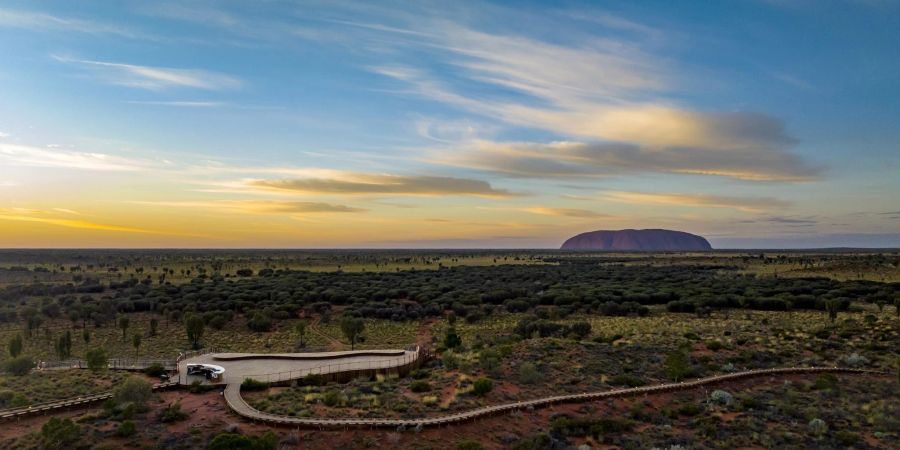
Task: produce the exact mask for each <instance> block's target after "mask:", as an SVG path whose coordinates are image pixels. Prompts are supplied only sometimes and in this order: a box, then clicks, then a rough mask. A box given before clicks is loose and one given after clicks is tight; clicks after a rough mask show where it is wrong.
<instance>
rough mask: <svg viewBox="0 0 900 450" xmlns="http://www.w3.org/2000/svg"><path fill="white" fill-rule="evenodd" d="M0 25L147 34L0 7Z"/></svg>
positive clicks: (129, 36) (50, 29)
mask: <svg viewBox="0 0 900 450" xmlns="http://www.w3.org/2000/svg"><path fill="white" fill-rule="evenodd" d="M0 27H13V28H21V29H26V30H33V31H73V32H78V33H87V34H97V35H100V34H111V35H116V36H120V37H125V38H141V39H147V38H149V37H148V36H146V35H144V34H141V33H139V32H136V31H133V30H129V29H127V28H123V27H119V26H114V25H107V24H103V23H98V22H92V21H88V20H81V19H74V18H68V17H60V16H54V15H51V14H45V13H40V12H33V11H17V10H11V9H0Z"/></svg>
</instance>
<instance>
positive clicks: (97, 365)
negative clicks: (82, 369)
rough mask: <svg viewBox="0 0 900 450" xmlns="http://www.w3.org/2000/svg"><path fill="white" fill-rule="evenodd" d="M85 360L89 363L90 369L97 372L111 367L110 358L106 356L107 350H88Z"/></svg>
mask: <svg viewBox="0 0 900 450" xmlns="http://www.w3.org/2000/svg"><path fill="white" fill-rule="evenodd" d="M84 359H85V360H86V361H87V365H88V369H91V370H93V371H95V372H96V371H98V370H103V369H106V368H108V367H109V357H108V356H106V350H104V349H102V348H95V349H91V350H88V351H87V353H85V354H84Z"/></svg>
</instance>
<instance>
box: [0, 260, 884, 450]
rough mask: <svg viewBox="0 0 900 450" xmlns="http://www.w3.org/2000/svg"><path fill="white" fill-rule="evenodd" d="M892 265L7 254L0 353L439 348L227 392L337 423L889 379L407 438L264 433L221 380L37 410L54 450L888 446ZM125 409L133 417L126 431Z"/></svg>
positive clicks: (597, 406)
mask: <svg viewBox="0 0 900 450" xmlns="http://www.w3.org/2000/svg"><path fill="white" fill-rule="evenodd" d="M898 266H900V254H898V253H897V252H896V251H883V252H877V251H876V252H872V251H867V252H850V251H831V252H784V251H777V252H776V251H764V252H711V253H696V254H693V253H661V254H652V253H644V254H641V253H632V254H614V253H603V254H591V253H561V252H555V251H551V252H538V251H512V252H481V251H478V252H476V251H472V252H465V251H448V252H444V251H421V252H400V251H377V252H350V251H334V252H327V251H322V252H305V251H297V252H291V251H271V252H269V251H258V252H257V251H210V252H205V251H174V252H168V251H136V252H125V251H105V250H90V251H75V250H72V251H35V252H30V251H2V252H0V359H3V360H5V361H4V367H6V364H7V363H8V362H10V361H12V360H13V359H12V355H11V354H10V353H11V352H12V351H13V348H14V347H17V345H18V344H16V345H13V343H14V342H16V343H17V342H21V346H20V347H21V349H20V350H19V349H16V352H17V353H20V354H21V355H23V356H24V357H25V358H26V359H27V358H31V360H32V361H39V360H41V361H51V362H52V361H54V360H57V359H60V358H61V357H66V358H84V357H85V356H86V353H87V351H88V350H91V349H103V350H104V351H105V353H106V355H107V356H108V357H109V358H135V357H138V358H166V359H174V358H175V357H176V356H177V355H178V354H179V352H184V351H187V350H189V349H190V348H191V347H192V342H191V340H190V339H189V336H188V330H189V328H190V327H191V326H194V327H196V325H197V323H198V322H199V323H200V324H202V327H201V328H202V329H201V330H200V336H199V338H198V343H199V345H200V346H201V347H203V348H205V349H210V348H218V349H226V351H227V352H229V353H259V354H273V353H275V354H278V353H318V352H341V351H347V350H350V347H351V344H350V339H349V337H348V335H347V334H346V333H345V325H347V324H348V323H349V322H348V321H353V320H355V319H358V322H359V324H360V326H361V327H362V331H361V333H360V334H359V335H358V336H357V339H356V344H355V347H356V348H357V349H363V350H371V349H403V348H407V347H408V346H409V345H411V344H419V345H421V346H423V347H425V348H427V349H428V350H429V351H430V353H431V354H432V355H434V356H433V358H431V359H430V360H428V361H427V362H426V363H425V364H424V365H423V366H422V367H421V368H419V369H417V370H414V371H412V372H411V373H409V374H408V375H407V376H403V377H399V376H397V375H396V374H395V373H394V374H392V373H385V374H379V375H377V376H374V377H358V378H356V379H353V380H351V381H349V382H346V383H335V382H330V383H323V382H322V381H321V380H319V379H315V378H312V379H306V380H298V381H297V382H295V383H293V384H291V385H281V386H256V388H255V389H247V390H245V391H244V392H242V398H243V399H245V400H246V402H247V404H249V405H251V406H252V407H254V408H256V409H258V410H260V411H263V412H265V413H270V414H277V415H281V416H286V417H298V418H334V419H342V418H343V419H346V418H357V419H361V418H371V417H383V418H397V419H408V418H425V417H437V416H442V415H447V414H455V413H459V412H464V411H469V410H472V409H475V408H482V407H489V406H492V405H499V404H506V403H511V402H519V401H527V400H531V399H536V398H542V397H548V396H555V395H564V394H578V393H583V392H603V391H609V390H618V389H625V388H629V387H634V386H649V385H657V384H663V383H671V382H673V381H674V382H677V381H678V380H685V379H694V378H701V377H710V376H716V375H721V374H728V373H734V372H740V371H745V370H755V369H765V368H776V367H791V366H841V367H854V368H861V369H870V370H878V371H883V372H886V373H888V375H884V376H880V375H837V376H832V375H788V376H784V377H764V378H761V379H758V380H741V381H734V382H728V383H723V384H722V385H717V386H711V387H708V388H703V389H693V390H690V391H685V392H677V393H660V394H652V395H646V396H641V397H634V398H615V399H609V400H603V401H591V402H586V403H577V404H562V405H555V406H552V407H549V408H539V409H536V410H533V411H531V410H523V411H519V412H516V413H511V414H503V415H499V416H494V417H488V418H483V419H478V420H477V421H475V422H472V423H464V424H459V425H455V426H451V427H439V428H434V429H431V428H426V429H424V430H419V431H417V430H413V429H407V430H392V429H382V430H368V429H360V430H353V431H350V430H330V431H325V430H317V429H303V428H300V429H289V428H273V427H267V426H262V425H259V424H254V423H252V422H249V421H245V420H243V419H241V418H240V417H238V416H236V415H235V414H233V413H232V412H229V410H228V408H227V406H226V405H225V402H224V400H223V397H222V396H221V395H220V392H219V390H218V389H216V390H213V391H205V390H204V389H202V387H196V386H195V387H191V388H190V389H181V390H176V391H170V392H159V393H154V394H152V395H150V396H149V397H148V400H147V403H146V405H147V406H146V407H142V408H130V409H129V407H128V405H127V403H128V402H125V403H122V400H116V401H115V402H109V403H108V404H94V405H92V406H89V407H87V408H84V409H80V410H72V411H60V412H59V413H55V414H53V416H54V417H59V418H65V417H72V418H74V419H76V420H75V422H73V424H74V425H73V426H74V427H76V428H77V429H78V430H79V434H78V436H80V437H79V438H78V440H77V441H72V442H71V445H69V446H70V447H72V448H77V447H79V446H84V447H88V446H107V447H114V448H121V447H126V446H131V447H140V446H152V447H159V448H197V447H203V446H205V445H207V444H208V443H210V442H211V441H212V439H214V438H215V437H216V436H217V435H221V434H223V433H225V432H228V431H229V430H230V431H234V430H238V429H239V430H240V431H241V432H242V433H244V434H243V435H244V437H245V438H246V439H256V438H259V439H262V437H263V436H265V434H266V433H267V432H272V433H274V435H273V436H272V437H270V438H266V439H268V440H267V441H266V442H269V443H271V442H275V443H277V446H278V447H282V448H334V447H345V448H372V447H388V448H423V449H424V448H439V449H454V448H458V446H461V447H459V448H470V449H472V448H481V447H483V448H516V449H532V448H534V449H537V448H577V447H578V446H579V445H588V446H590V447H591V448H652V447H659V448H668V447H670V446H672V445H681V446H684V447H686V448H840V447H853V448H896V447H898V446H900V436H898V432H897V431H896V430H898V429H900V424H898V423H897V419H896V417H900V411H898V410H897V408H898V406H897V405H900V398H898V397H897V395H898V394H897V392H898V391H900V390H898V389H897V383H898V380H897V378H896V372H897V370H898V366H897V364H898V362H897V361H898V357H900V355H898V353H897V352H898V349H900V314H898V307H900V283H897V282H896V281H895V280H896V278H895V277H896V274H897V270H898ZM191 324H193V325H191ZM135 336H138V337H137V338H136V337H135ZM67 339H68V341H67ZM63 344H66V345H63ZM395 357H396V356H385V357H372V356H350V357H347V358H345V360H344V362H351V361H355V363H356V364H369V363H375V362H376V360H382V359H391V358H395ZM373 358H374V359H373ZM20 359H21V358H20ZM190 362H206V363H211V364H216V365H221V366H225V367H226V381H234V380H235V379H237V380H239V381H243V378H245V377H247V376H257V375H264V374H268V373H272V372H282V371H292V370H293V371H297V370H305V369H308V368H310V367H315V366H320V365H322V364H323V363H324V362H323V361H311V360H294V361H291V360H284V359H264V360H255V361H254V360H222V359H216V358H215V355H203V356H201V357H197V358H195V359H192V360H190ZM185 363H186V362H183V363H182V366H183V365H184V364H185ZM131 376H138V377H140V378H141V379H143V380H148V381H153V380H155V379H154V378H150V377H147V376H143V375H139V374H137V375H136V374H128V373H123V372H117V371H112V370H100V371H97V372H92V371H88V370H78V369H74V370H56V371H44V372H37V371H36V372H32V373H30V374H25V375H20V376H17V375H13V374H12V373H9V372H7V373H2V374H0V409H4V408H13V407H18V406H24V405H29V404H36V403H41V402H46V401H53V400H59V399H64V398H69V397H73V396H77V395H87V394H94V393H99V392H108V391H110V390H117V389H119V387H120V386H123V385H124V384H126V383H125V381H126V380H128V379H129V378H130V377H131ZM260 378H261V377H260ZM262 381H265V380H262ZM718 391H722V392H724V393H715V395H714V392H718ZM172 411H181V412H182V413H186V416H185V415H184V414H175V413H173V412H172ZM48 419H49V417H27V418H23V419H20V420H19V421H18V422H15V423H10V424H3V425H4V426H3V427H0V428H2V431H0V447H2V448H42V447H44V446H45V445H46V444H47V443H48V442H49V441H48V440H49V439H51V438H50V437H48V435H47V434H46V432H45V431H43V430H42V427H43V425H44V424H45V423H47V421H48ZM129 422H133V423H134V431H127V430H126V431H122V430H121V429H122V427H123V426H125V425H128V427H130V426H131V425H129V424H128V423H129ZM7 425H8V426H7ZM128 427H126V428H128ZM273 439H274V441H273ZM479 446H481V447H479ZM263 448H272V447H271V446H269V444H265V445H264V446H263Z"/></svg>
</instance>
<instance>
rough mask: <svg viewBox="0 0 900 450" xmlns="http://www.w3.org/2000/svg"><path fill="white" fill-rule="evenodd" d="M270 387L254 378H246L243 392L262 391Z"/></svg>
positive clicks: (242, 385) (242, 384)
mask: <svg viewBox="0 0 900 450" xmlns="http://www.w3.org/2000/svg"><path fill="white" fill-rule="evenodd" d="M268 387H269V385H268V384H266V383H264V382H262V381H258V380H254V379H253V378H244V382H243V383H241V390H243V391H262V390H264V389H266V388H268Z"/></svg>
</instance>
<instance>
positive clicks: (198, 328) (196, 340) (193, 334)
mask: <svg viewBox="0 0 900 450" xmlns="http://www.w3.org/2000/svg"><path fill="white" fill-rule="evenodd" d="M205 327H206V323H204V322H203V318H202V317H200V316H199V315H197V314H191V315H189V316H188V317H187V318H186V319H185V321H184V329H185V331H186V332H187V338H188V340H189V341H191V345H192V346H193V347H194V349H198V348H200V339H201V338H202V337H203V330H204V328H205Z"/></svg>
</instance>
